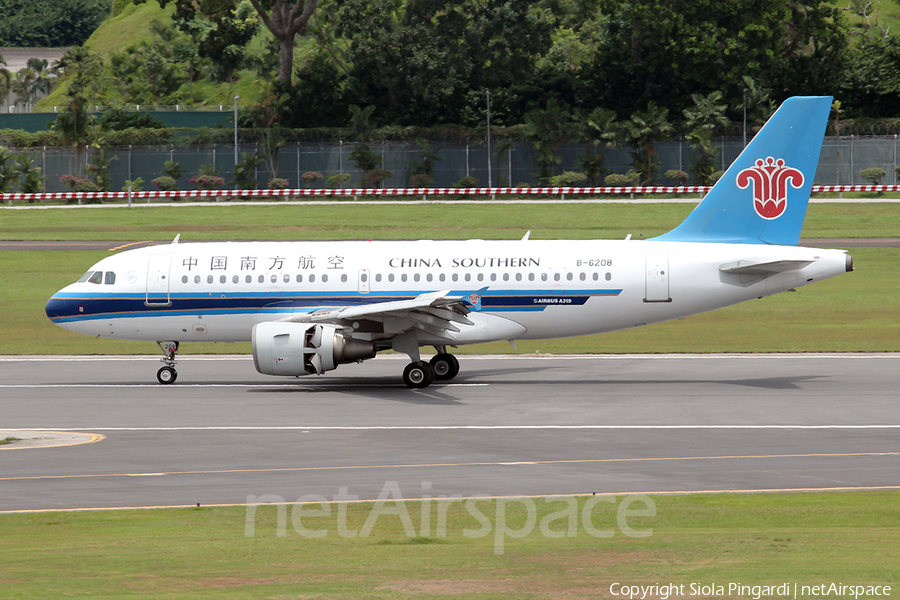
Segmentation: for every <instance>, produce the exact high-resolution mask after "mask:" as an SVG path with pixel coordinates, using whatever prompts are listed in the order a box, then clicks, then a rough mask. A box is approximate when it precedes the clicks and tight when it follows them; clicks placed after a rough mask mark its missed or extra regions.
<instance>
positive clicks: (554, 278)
mask: <svg viewBox="0 0 900 600" xmlns="http://www.w3.org/2000/svg"><path fill="white" fill-rule="evenodd" d="M553 281H559V273H554V274H553Z"/></svg>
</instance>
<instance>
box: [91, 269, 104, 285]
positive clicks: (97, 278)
mask: <svg viewBox="0 0 900 600" xmlns="http://www.w3.org/2000/svg"><path fill="white" fill-rule="evenodd" d="M87 281H88V283H103V271H94V272H93V273H91V276H90V277H88V280H87Z"/></svg>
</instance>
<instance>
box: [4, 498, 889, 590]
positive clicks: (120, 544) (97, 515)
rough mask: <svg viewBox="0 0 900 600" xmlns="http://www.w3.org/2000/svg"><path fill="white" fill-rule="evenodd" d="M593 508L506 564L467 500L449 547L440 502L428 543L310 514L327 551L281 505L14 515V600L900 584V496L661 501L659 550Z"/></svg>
mask: <svg viewBox="0 0 900 600" xmlns="http://www.w3.org/2000/svg"><path fill="white" fill-rule="evenodd" d="M586 500H587V498H584V497H582V498H580V499H579V500H578V502H579V504H578V507H577V515H578V516H577V519H576V521H577V527H576V530H577V535H576V536H574V537H568V536H565V537H558V538H550V537H547V536H545V535H542V534H541V533H540V530H539V527H538V526H535V527H534V528H533V530H532V532H531V533H530V534H528V535H526V536H524V537H523V538H521V539H513V538H512V537H511V536H505V535H502V533H501V535H500V539H501V541H502V542H503V544H502V546H503V553H502V554H496V553H495V548H496V546H495V542H496V541H497V539H498V537H497V532H498V527H497V525H498V522H497V519H495V516H496V515H497V514H498V512H497V508H498V507H497V504H496V502H497V501H493V502H491V501H479V502H478V503H477V505H475V507H476V508H477V509H478V511H479V512H480V513H482V515H484V516H485V517H487V518H488V519H489V525H490V528H489V529H487V530H485V525H484V523H479V521H477V520H476V517H475V513H474V512H473V511H471V510H469V509H468V508H467V505H466V504H465V503H464V502H449V503H448V504H449V508H447V509H446V515H447V521H446V523H447V527H446V534H445V535H440V532H438V531H437V523H438V511H437V505H438V502H436V501H433V502H431V513H430V529H429V530H428V531H427V532H423V530H422V523H421V505H420V504H419V503H417V502H408V503H407V504H406V510H407V511H408V513H409V515H410V522H411V526H412V528H413V531H411V532H407V531H405V530H404V527H403V525H402V520H401V518H400V516H398V515H396V514H394V515H391V514H386V513H387V511H385V512H384V513H382V514H381V515H380V516H378V517H377V519H376V520H375V523H374V525H375V526H374V529H372V532H371V535H369V536H366V537H360V536H357V537H341V536H340V535H338V533H337V532H338V516H337V515H338V510H337V509H336V508H334V507H332V510H331V511H330V516H305V515H303V517H302V525H303V527H305V528H307V529H309V530H316V531H320V532H325V535H324V536H323V537H319V538H311V537H303V536H301V535H299V534H298V533H297V531H298V530H297V529H295V526H294V525H293V524H294V523H295V522H297V518H298V517H299V511H296V509H290V507H289V510H288V511H287V513H286V514H285V516H286V526H285V531H284V533H285V535H284V536H283V537H279V536H278V535H276V532H277V528H278V517H277V509H276V508H275V507H272V506H269V507H259V508H257V509H256V513H255V514H250V515H248V512H247V509H245V508H244V507H214V508H190V509H169V510H150V511H115V512H81V513H78V512H69V513H67V512H57V513H37V514H17V515H2V516H0V524H2V527H3V531H4V535H3V536H2V539H0V581H3V588H4V591H3V597H4V598H9V599H18V598H28V599H39V598H59V597H67V596H82V595H90V596H91V597H92V598H123V597H152V598H160V599H165V598H298V597H299V598H322V597H327V598H361V597H365V598H421V597H441V598H496V599H504V598H517V599H521V598H582V597H583V598H597V597H610V595H609V586H610V584H612V583H614V582H620V583H623V584H628V585H639V584H643V585H650V584H657V583H662V584H665V583H675V584H684V585H685V590H687V591H688V592H689V591H690V587H689V586H690V584H691V583H700V584H704V585H709V584H713V583H715V584H718V585H727V584H728V583H729V582H740V583H743V584H744V585H766V584H769V585H773V584H774V585H777V584H781V583H784V582H789V583H791V584H793V583H798V584H801V585H804V584H806V585H818V584H820V583H823V582H825V583H828V582H832V581H834V582H841V583H843V584H865V585H877V584H881V585H884V584H889V585H890V584H894V585H896V582H897V581H898V580H900V564H898V563H897V560H896V548H897V539H898V536H900V515H898V512H897V510H896V508H897V494H896V493H894V492H856V493H830V492H829V493H809V494H736V495H731V494H727V495H690V496H654V497H653V498H652V502H653V504H654V505H655V516H639V517H631V518H629V519H628V521H627V524H628V525H629V526H630V527H632V528H634V529H635V530H639V531H642V532H645V533H647V532H649V530H651V529H652V535H650V536H649V537H644V538H633V537H627V536H625V535H623V533H622V529H621V528H619V527H617V526H616V512H615V511H616V510H617V507H620V506H621V503H622V501H623V497H621V496H620V497H618V498H616V499H615V500H616V502H615V503H611V504H607V503H598V504H596V505H595V507H594V508H593V509H592V510H591V514H592V516H593V521H592V524H593V526H594V527H596V528H597V529H601V530H607V529H609V530H610V532H611V533H613V535H612V537H608V538H600V537H593V536H591V535H589V534H588V533H587V530H586V529H585V528H584V526H583V517H582V514H583V513H582V511H583V508H584V503H585V501H586ZM532 506H534V509H533V510H534V511H535V515H536V519H535V523H536V524H539V523H541V522H542V521H544V520H545V519H547V518H548V516H549V515H550V514H551V513H555V512H558V511H562V510H565V509H566V508H567V506H568V505H567V504H566V501H560V500H557V501H555V502H553V501H550V500H545V499H535V500H534V501H533V504H532ZM633 506H635V505H633ZM636 506H637V507H638V508H643V504H640V503H639V504H637V505H636ZM345 507H346V527H347V529H348V530H351V531H357V532H359V531H362V530H363V528H364V526H365V525H364V524H365V522H366V519H367V518H371V516H372V514H373V511H372V509H373V505H372V504H350V505H345ZM504 507H505V510H504V513H505V515H504V519H503V520H502V521H500V524H501V525H503V524H504V523H505V524H506V527H508V528H509V529H510V530H514V531H515V530H520V529H523V528H526V523H527V521H526V517H527V512H528V510H529V509H528V507H527V505H526V504H524V503H522V502H519V501H506V502H504ZM385 508H386V509H393V508H394V505H393V504H392V503H389V504H387V505H385ZM304 510H307V511H309V510H310V509H309V508H307V509H304ZM295 515H297V516H295ZM248 516H249V520H250V522H251V523H252V524H254V528H253V535H252V536H250V537H247V536H246V535H245V534H246V532H247V530H246V526H247V521H248ZM292 516H295V518H294V519H292ZM567 524H568V519H567V518H559V517H558V516H557V517H556V518H555V519H552V520H551V521H549V522H548V523H547V525H548V529H549V530H550V531H557V532H564V531H565V530H566V526H567ZM464 530H468V531H469V535H465V534H464ZM526 531H527V529H526ZM475 532H480V534H481V535H473V534H475ZM410 533H414V534H415V535H414V536H412V537H411V536H410ZM422 533H427V535H422ZM731 595H732V596H733V597H741V595H737V594H731ZM657 597H658V596H657ZM694 597H709V595H703V596H696V595H695V596H694ZM744 597H747V596H746V595H744Z"/></svg>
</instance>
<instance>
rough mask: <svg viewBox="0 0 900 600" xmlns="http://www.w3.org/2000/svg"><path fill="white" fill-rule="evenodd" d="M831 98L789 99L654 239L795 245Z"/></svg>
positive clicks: (815, 166) (826, 121)
mask: <svg viewBox="0 0 900 600" xmlns="http://www.w3.org/2000/svg"><path fill="white" fill-rule="evenodd" d="M831 101H832V98H831V96H808V97H794V98H788V99H787V100H785V102H784V104H782V105H781V107H780V108H779V109H778V110H777V111H776V112H775V114H774V115H772V118H770V119H769V120H768V122H767V123H766V124H765V125H764V126H763V128H762V129H761V130H760V131H759V133H758V134H756V137H754V138H753V141H751V142H750V143H749V144H748V145H747V147H746V148H745V149H744V151H743V152H742V153H741V155H740V156H738V157H737V159H736V160H735V161H734V162H733V163H732V164H731V166H730V167H729V168H728V170H727V171H726V172H725V174H724V175H722V178H721V179H719V181H718V182H717V183H716V185H715V186H713V188H712V189H711V190H710V191H709V193H708V194H707V195H706V197H705V198H704V199H703V201H702V202H701V203H700V204H699V205H698V206H697V208H695V209H694V211H693V212H692V213H691V214H690V215H689V216H688V218H687V219H685V220H684V222H683V223H682V224H681V225H679V226H678V227H676V228H675V229H673V230H672V231H670V232H668V233H665V234H663V235H661V236H658V237H655V238H652V239H654V240H660V241H667V242H725V243H735V244H775V245H781V246H796V245H797V243H798V242H799V241H800V231H801V229H803V220H804V219H805V218H806V207H807V204H808V203H809V195H810V192H811V190H812V185H813V181H814V180H815V176H816V168H817V167H818V164H819V153H820V152H821V150H822V140H823V138H824V136H825V126H826V125H827V124H828V116H829V115H830V113H831Z"/></svg>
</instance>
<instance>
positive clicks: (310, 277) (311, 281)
mask: <svg viewBox="0 0 900 600" xmlns="http://www.w3.org/2000/svg"><path fill="white" fill-rule="evenodd" d="M309 282H310V283H315V282H316V276H315V275H310V276H309Z"/></svg>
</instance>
